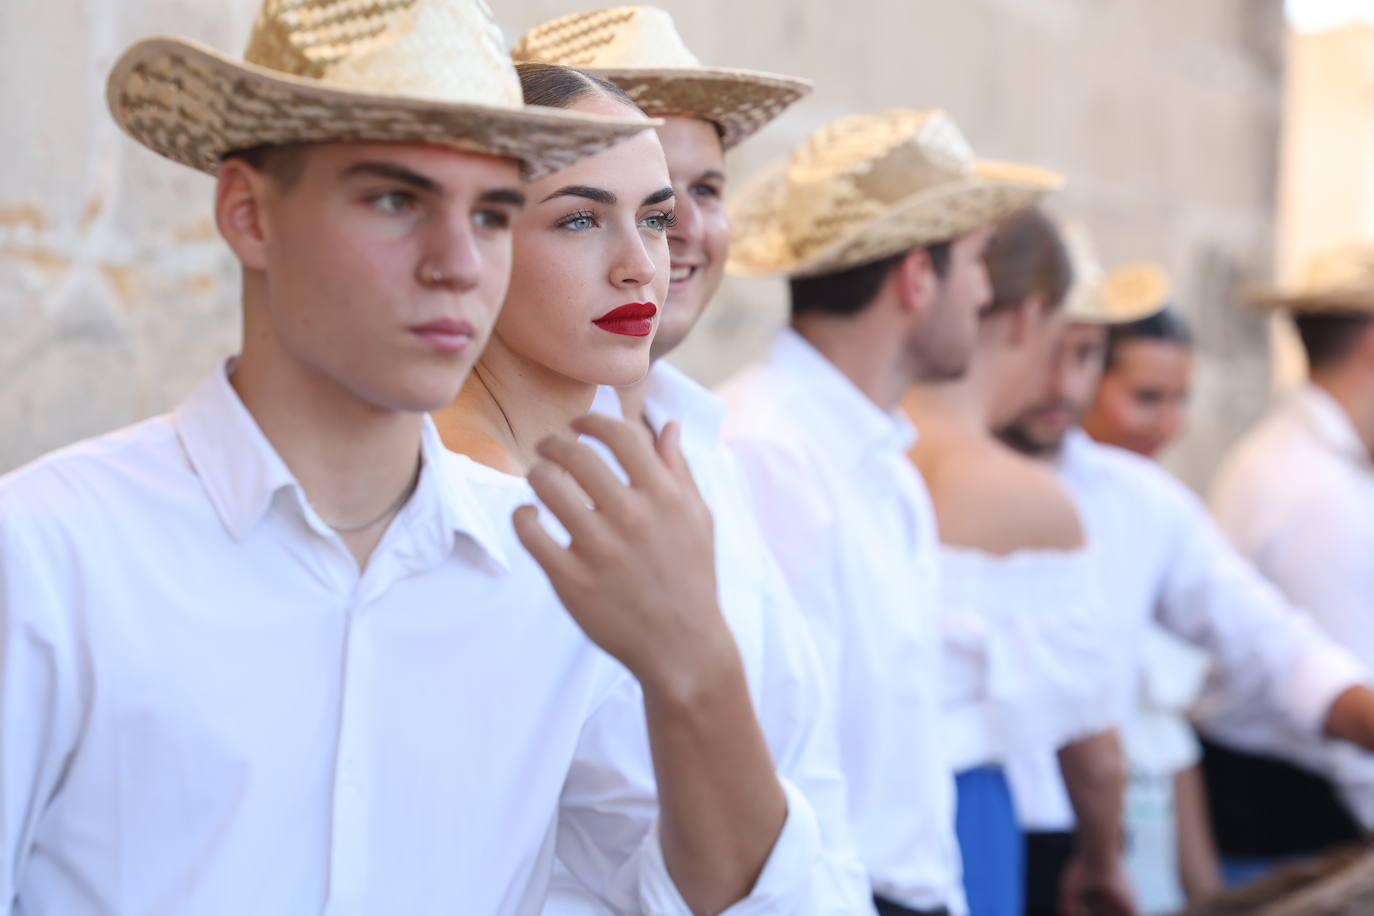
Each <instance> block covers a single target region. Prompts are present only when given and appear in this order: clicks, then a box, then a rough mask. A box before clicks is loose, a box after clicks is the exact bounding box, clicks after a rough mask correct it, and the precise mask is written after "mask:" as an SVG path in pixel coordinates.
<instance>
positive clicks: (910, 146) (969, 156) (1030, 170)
mask: <svg viewBox="0 0 1374 916" xmlns="http://www.w3.org/2000/svg"><path fill="white" fill-rule="evenodd" d="M1062 183H1063V180H1062V179H1061V178H1060V176H1058V175H1056V174H1054V173H1053V172H1049V171H1046V170H1044V169H1038V168H1034V167H1032V166H1027V165H1017V164H1013V163H1005V162H989V161H986V160H975V159H974V157H973V151H972V150H971V149H969V145H968V142H967V141H966V140H965V139H964V136H963V134H962V133H960V132H959V128H958V127H956V126H955V124H954V121H953V120H951V119H950V117H949V115H947V114H945V113H944V112H943V111H938V110H930V111H907V110H893V111H883V112H878V113H876V114H865V115H856V116H853V117H848V118H843V119H841V120H839V121H835V122H834V123H832V124H829V125H827V126H825V127H822V128H821V129H820V130H818V131H816V132H815V133H814V134H812V135H811V136H810V137H808V138H807V139H806V140H805V141H803V143H802V144H801V145H800V146H799V147H797V148H796V149H795V150H794V151H793V152H792V155H791V156H789V157H787V158H785V159H783V160H781V161H779V162H776V163H774V164H773V165H772V166H770V167H768V168H766V169H764V171H763V172H762V173H760V174H759V175H758V176H757V177H755V178H754V179H753V180H752V181H750V182H749V183H748V184H747V185H746V186H745V187H744V188H743V189H742V190H741V191H740V192H739V194H737V195H736V196H735V198H734V200H733V201H732V202H731V205H730V208H729V210H730V220H731V223H732V226H733V232H732V239H731V246H730V263H729V266H730V269H731V270H732V271H734V272H735V273H743V274H770V273H781V274H788V275H791V276H807V275H813V274H824V273H834V272H836V271H840V270H844V269H846V268H850V267H857V266H859V265H861V264H867V263H869V262H870V261H876V260H878V259H880V258H884V257H887V256H889V255H893V254H897V253H899V252H902V251H906V250H909V249H911V248H916V247H918V246H921V245H930V244H934V243H936V242H942V241H948V240H950V239H954V238H958V237H959V236H961V235H963V234H965V233H967V232H971V231H972V230H974V229H977V228H978V227H980V226H985V225H988V224H989V223H993V222H996V221H997V220H999V219H1002V218H1003V217H1005V216H1009V215H1010V214H1012V213H1015V212H1016V211H1017V210H1020V209H1022V208H1024V207H1028V206H1030V205H1032V204H1034V203H1035V202H1036V201H1038V200H1039V199H1040V198H1041V197H1043V196H1044V195H1045V194H1046V193H1047V192H1049V191H1051V190H1054V189H1055V188H1058V187H1059V186H1060V185H1061V184H1062Z"/></svg>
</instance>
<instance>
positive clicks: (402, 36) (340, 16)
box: [107, 0, 648, 176]
mask: <svg viewBox="0 0 1374 916" xmlns="http://www.w3.org/2000/svg"><path fill="white" fill-rule="evenodd" d="M107 99H108V101H109V105H110V110H111V112H112V114H113V115H114V117H115V120H116V121H117V122H118V123H119V124H120V126H121V127H123V128H124V129H125V130H126V131H127V132H128V133H129V134H130V135H131V136H133V137H134V139H136V140H138V141H139V142H140V143H143V144H144V145H145V146H148V147H149V148H151V149H153V150H154V151H155V152H158V153H160V154H162V155H164V156H167V157H168V158H171V159H174V160H176V161H178V162H182V163H184V164H186V165H190V166H192V167H194V168H198V169H201V170H202V171H206V172H210V173H212V174H213V173H214V172H215V171H217V170H218V167H219V161H220V159H221V158H223V156H224V155H225V154H227V153H230V152H233V151H235V150H241V149H248V148H251V147H254V146H262V145H281V144H289V143H309V142H331V141H334V142H345V141H364V140H368V141H394V142H414V143H433V144H439V145H448V146H452V147H455V148H460V149H468V150H473V151H477V152H486V153H491V154H494V155H500V156H510V157H513V158H517V159H521V160H522V161H523V162H524V164H525V167H526V171H527V173H528V174H529V175H530V176H534V175H537V174H542V173H545V172H548V171H553V170H556V169H557V168H561V167H563V166H566V165H569V164H571V163H572V162H575V161H577V160H578V159H580V158H582V157H583V156H586V155H590V154H591V153H594V152H597V151H599V150H601V149H604V148H605V147H607V146H609V145H611V144H612V143H614V142H615V141H617V140H619V139H622V138H623V137H625V136H629V135H630V134H632V133H635V132H638V131H640V130H643V129H644V128H645V127H646V126H648V125H646V124H645V122H643V121H642V120H641V121H634V120H632V119H628V118H626V119H618V118H603V117H593V116H588V115H579V114H574V113H571V112H565V111H555V110H551V109H532V108H527V107H526V106H524V104H523V100H522V94H521V89H520V81H519V78H518V77H517V75H516V73H515V69H514V67H513V66H512V65H511V63H510V59H509V58H508V57H507V56H506V54H505V51H504V42H503V40H502V36H501V30H500V29H499V27H498V26H497V25H496V22H495V20H494V18H493V17H492V14H491V10H490V8H489V7H488V6H487V3H486V0H263V3H262V6H261V7H260V9H259V12H258V15H257V18H256V20H255V21H254V23H253V29H252V33H251V36H250V38H249V41H248V46H247V50H246V51H245V54H244V58H243V59H242V60H239V59H235V58H232V57H230V56H228V55H225V54H222V53H221V52H218V51H216V50H214V49H212V48H209V47H206V46H204V45H202V44H199V43H198V42H194V41H191V40H189V39H184V38H176V37H156V38H150V39H145V40H144V41H141V42H138V43H136V44H135V45H133V46H132V47H131V48H129V50H128V51H126V52H125V53H124V55H123V56H122V57H121V58H120V60H119V62H118V63H117V64H116V65H115V68H114V70H113V71H112V73H111V74H110V79H109V84H108V87H107Z"/></svg>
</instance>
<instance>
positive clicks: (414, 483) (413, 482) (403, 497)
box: [325, 459, 422, 534]
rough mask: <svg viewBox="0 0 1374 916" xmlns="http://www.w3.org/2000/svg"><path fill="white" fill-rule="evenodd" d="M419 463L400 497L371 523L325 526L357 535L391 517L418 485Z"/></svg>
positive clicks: (416, 463)
mask: <svg viewBox="0 0 1374 916" xmlns="http://www.w3.org/2000/svg"><path fill="white" fill-rule="evenodd" d="M421 463H422V462H421V461H420V460H419V459H417V460H416V462H415V473H414V474H413V475H411V478H410V483H408V484H406V488H405V489H404V490H402V491H401V495H400V496H398V497H396V501H395V502H393V503H392V504H391V505H389V506H387V507H386V508H385V509H383V510H382V514H381V515H378V516H377V517H376V518H374V519H372V520H371V521H367V522H363V523H362V524H361V525H350V526H348V527H344V526H342V525H335V524H333V523H332V522H325V524H326V525H328V526H329V527H330V528H333V529H334V530H335V531H337V532H338V533H339V534H357V533H358V532H359V531H366V530H367V529H369V528H371V527H372V526H373V525H375V524H377V523H378V522H380V521H381V520H382V519H384V518H386V517H387V516H388V515H391V514H392V513H393V512H395V511H397V510H398V509H400V508H401V507H402V506H404V505H405V504H406V500H408V499H410V497H411V495H412V494H414V492H415V488H416V487H417V486H419V484H420V465H421Z"/></svg>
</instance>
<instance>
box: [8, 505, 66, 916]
mask: <svg viewBox="0 0 1374 916" xmlns="http://www.w3.org/2000/svg"><path fill="white" fill-rule="evenodd" d="M6 496H7V494H5V493H4V492H3V491H0V736H3V740H0V842H2V843H3V845H0V913H10V912H11V911H12V910H11V907H12V906H13V905H14V900H15V898H16V896H17V895H18V893H19V889H20V887H21V886H22V884H23V880H24V871H25V867H26V865H27V863H28V860H29V856H30V853H31V850H32V848H33V845H34V842H35V836H36V834H37V831H38V825H39V823H40V821H41V819H42V816H43V813H44V810H45V808H46V806H47V804H48V801H49V799H51V798H52V796H53V793H54V792H56V791H57V786H58V784H59V781H60V778H61V774H62V771H63V769H64V768H65V766H66V762H67V760H68V758H69V757H70V755H71V754H72V753H73V751H74V750H75V747H76V742H77V736H78V734H79V731H80V723H81V720H82V704H83V700H82V697H83V687H82V684H81V680H80V676H79V674H80V673H79V671H78V670H77V666H76V663H75V657H76V653H75V652H74V651H73V645H74V639H73V634H72V633H71V632H70V626H71V619H72V614H71V608H72V606H73V601H74V596H73V595H72V594H71V592H72V589H73V588H74V587H75V583H74V582H73V576H72V574H71V571H70V570H69V569H65V568H61V567H60V565H59V563H58V562H57V558H58V557H60V555H61V554H60V548H59V549H53V547H52V546H50V545H48V544H45V543H44V542H45V541H50V540H52V541H55V540H57V538H55V537H49V536H47V535H46V533H45V532H44V530H43V529H44V527H45V526H43V525H42V523H41V522H40V521H39V520H37V519H34V518H29V517H27V516H28V513H25V512H21V511H20V510H19V509H18V508H17V507H16V506H15V500H13V499H7V498H6ZM45 547H46V548H48V549H44V548H45Z"/></svg>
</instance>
